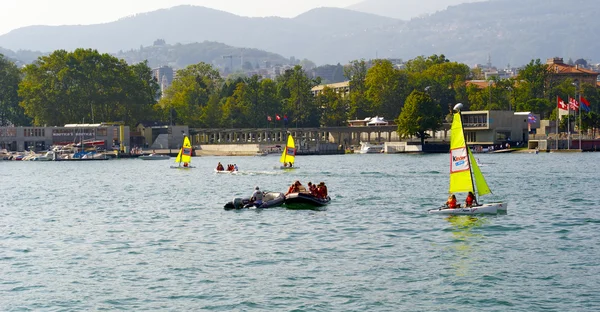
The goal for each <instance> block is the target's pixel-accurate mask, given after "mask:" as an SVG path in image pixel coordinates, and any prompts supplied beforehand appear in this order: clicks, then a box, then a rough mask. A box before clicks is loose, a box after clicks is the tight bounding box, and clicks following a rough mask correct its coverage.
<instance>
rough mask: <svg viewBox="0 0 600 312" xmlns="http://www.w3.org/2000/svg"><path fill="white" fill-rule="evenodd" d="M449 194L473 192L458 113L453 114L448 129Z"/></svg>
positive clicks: (467, 153) (467, 155)
mask: <svg viewBox="0 0 600 312" xmlns="http://www.w3.org/2000/svg"><path fill="white" fill-rule="evenodd" d="M450 131H451V132H450V187H449V190H448V191H449V192H450V193H461V192H474V190H473V180H472V176H471V167H470V163H471V162H470V161H469V152H468V147H467V144H466V142H465V136H464V134H463V127H462V120H461V118H460V113H455V114H454V118H453V120H452V127H451V128H450Z"/></svg>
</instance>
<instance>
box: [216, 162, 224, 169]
mask: <svg viewBox="0 0 600 312" xmlns="http://www.w3.org/2000/svg"><path fill="white" fill-rule="evenodd" d="M223 170H224V168H223V165H222V164H221V162H219V164H218V165H217V171H223Z"/></svg>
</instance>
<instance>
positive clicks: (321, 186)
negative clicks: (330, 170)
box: [317, 182, 328, 199]
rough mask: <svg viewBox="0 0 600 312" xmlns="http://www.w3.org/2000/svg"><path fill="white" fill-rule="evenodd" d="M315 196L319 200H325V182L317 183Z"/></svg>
mask: <svg viewBox="0 0 600 312" xmlns="http://www.w3.org/2000/svg"><path fill="white" fill-rule="evenodd" d="M317 194H318V196H319V197H320V198H323V199H325V198H327V195H328V194H327V186H325V182H319V186H318V187H317Z"/></svg>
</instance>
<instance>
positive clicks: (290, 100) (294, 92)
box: [278, 65, 320, 127]
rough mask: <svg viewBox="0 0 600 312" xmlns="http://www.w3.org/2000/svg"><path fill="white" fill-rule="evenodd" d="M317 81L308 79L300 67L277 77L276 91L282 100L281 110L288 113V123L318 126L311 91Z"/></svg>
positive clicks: (317, 114) (317, 112) (316, 112)
mask: <svg viewBox="0 0 600 312" xmlns="http://www.w3.org/2000/svg"><path fill="white" fill-rule="evenodd" d="M317 84H318V81H313V80H311V79H309V78H308V77H307V75H306V72H305V71H304V70H303V69H302V67H301V66H300V65H296V66H295V67H294V68H293V69H288V70H286V72H285V73H284V75H282V76H280V77H278V85H279V87H278V89H279V94H280V97H281V98H282V99H283V102H284V103H283V110H284V112H288V118H289V120H290V122H295V123H296V125H297V126H301V127H311V126H313V127H314V126H319V117H320V115H319V111H318V109H317V108H316V106H315V100H314V97H313V95H312V92H311V89H312V88H313V87H314V86H315V85H317Z"/></svg>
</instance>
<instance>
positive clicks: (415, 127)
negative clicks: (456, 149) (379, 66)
mask: <svg viewBox="0 0 600 312" xmlns="http://www.w3.org/2000/svg"><path fill="white" fill-rule="evenodd" d="M442 117H443V116H442V109H441V108H440V105H439V104H438V103H436V102H435V101H434V100H433V99H432V98H431V97H430V96H429V94H427V93H426V92H422V91H413V92H412V93H411V94H410V95H409V96H408V98H407V99H406V103H405V104H404V108H403V109H402V112H401V113H400V116H398V118H397V119H396V123H397V124H398V134H399V135H400V136H402V137H408V136H412V135H416V136H417V137H419V138H420V139H421V146H422V145H424V144H425V131H428V130H433V131H436V130H438V129H439V128H440V127H441V126H442Z"/></svg>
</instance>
